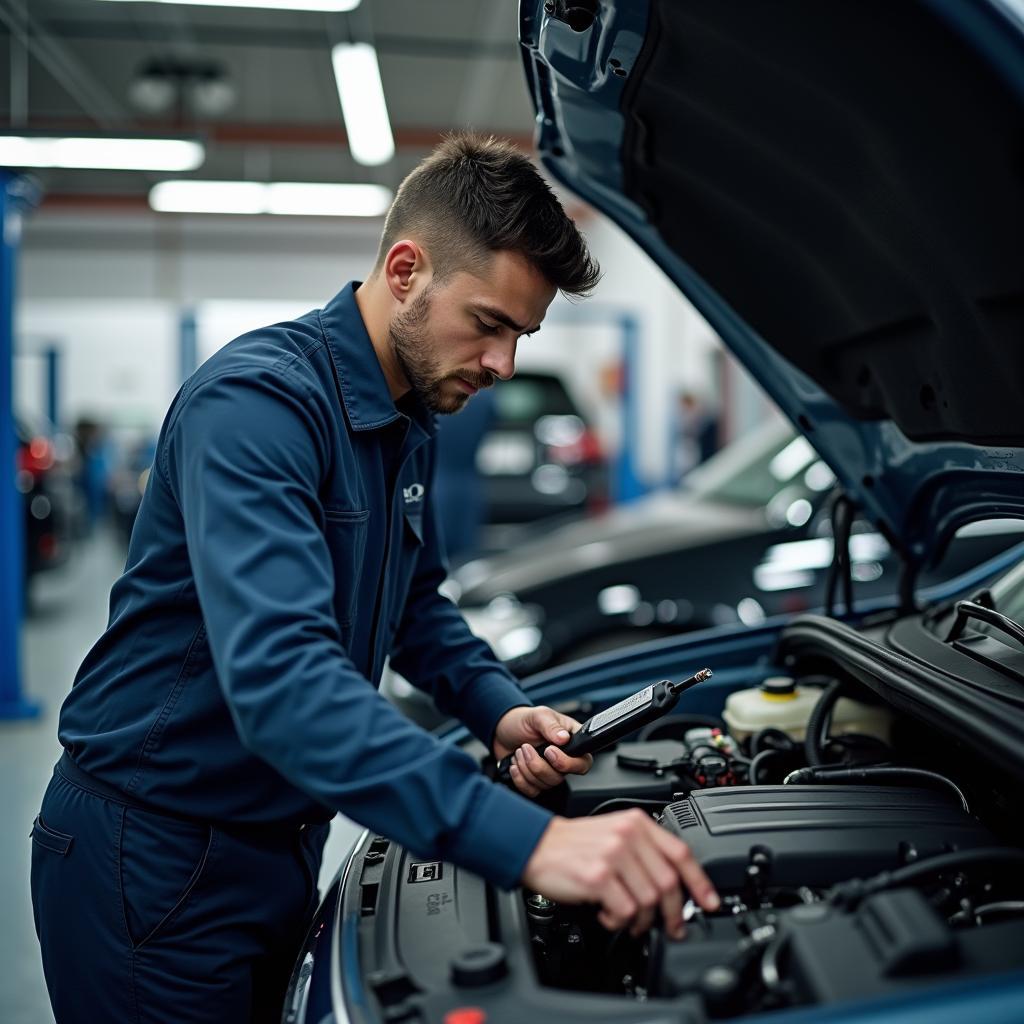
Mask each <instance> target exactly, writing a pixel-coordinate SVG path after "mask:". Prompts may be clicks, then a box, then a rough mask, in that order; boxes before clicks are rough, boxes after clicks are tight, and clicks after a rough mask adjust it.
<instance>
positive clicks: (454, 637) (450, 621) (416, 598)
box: [391, 502, 532, 749]
mask: <svg viewBox="0 0 1024 1024" xmlns="http://www.w3.org/2000/svg"><path fill="white" fill-rule="evenodd" d="M423 527H424V528H423V549H422V550H421V551H420V554H419V560H418V563H417V567H416V574H415V576H414V577H413V580H412V584H411V586H410V588H409V596H408V598H407V599H406V602H405V608H404V610H403V613H402V618H401V620H400V622H399V625H398V629H397V631H396V633H395V639H394V641H393V643H392V647H391V665H392V667H393V668H395V669H396V670H397V671H398V672H400V673H401V674H402V675H403V676H404V677H405V678H406V679H408V680H409V682H410V683H412V684H413V686H415V687H416V688H417V689H420V690H423V691H424V692H425V693H428V694H430V696H431V697H433V699H434V703H435V704H436V705H437V706H438V708H439V709H440V710H441V711H443V712H444V713H445V714H447V715H454V716H455V717H457V718H459V719H460V720H461V721H463V722H464V723H465V724H466V725H467V726H468V727H469V729H470V731H471V732H472V733H473V735H474V736H476V737H477V738H478V739H479V740H480V741H481V742H483V743H484V744H485V745H486V746H487V748H488V749H491V746H492V742H493V739H494V730H495V727H496V726H497V724H498V721H499V720H500V718H501V716H502V715H504V714H505V712H506V711H508V710H510V709H511V708H515V707H523V706H529V705H531V704H532V701H531V700H530V699H529V698H528V697H527V696H526V694H524V693H523V691H522V690H521V689H520V688H519V685H518V684H517V683H516V681H515V678H514V677H513V675H512V673H511V672H509V670H508V669H507V668H505V666H504V665H503V664H502V663H501V662H500V661H499V660H498V659H497V658H496V657H495V655H494V652H493V651H492V650H491V648H490V647H489V646H488V644H487V643H486V642H484V641H483V640H481V639H480V638H479V637H478V636H476V635H475V634H474V633H473V631H472V630H471V629H470V628H469V626H468V625H466V620H465V619H464V618H463V617H462V613H461V612H460V611H459V609H458V608H457V607H456V606H455V605H454V604H453V603H452V602H451V601H449V600H448V598H446V597H444V596H443V595H442V594H440V593H439V591H438V588H439V587H440V586H441V584H442V583H443V582H444V580H445V577H446V575H447V567H446V565H445V563H444V556H443V554H442V551H441V542H440V534H439V531H438V528H437V515H436V511H435V509H434V505H433V502H429V503H428V505H427V508H426V509H425V511H424V515H423Z"/></svg>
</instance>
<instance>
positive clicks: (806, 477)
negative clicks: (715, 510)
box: [683, 423, 835, 508]
mask: <svg viewBox="0 0 1024 1024" xmlns="http://www.w3.org/2000/svg"><path fill="white" fill-rule="evenodd" d="M834 481H835V477H834V476H833V474H832V471H831V470H830V469H829V468H828V467H827V466H826V465H825V464H824V463H823V462H822V461H821V460H820V459H819V458H818V455H817V452H815V450H814V449H813V448H812V447H811V445H810V442H809V441H808V440H807V439H806V438H805V437H803V436H802V435H800V434H797V433H796V431H795V430H794V429H793V428H792V427H791V426H790V425H789V424H788V423H773V424H770V425H768V426H766V427H763V428H760V429H758V430H756V431H752V432H751V433H749V434H747V435H745V436H744V437H741V438H739V439H738V440H736V441H734V442H733V443H732V444H730V445H728V446H727V447H726V448H723V449H722V451H720V452H719V453H718V454H717V455H715V456H714V457H713V458H710V459H708V461H707V462H705V463H704V464H703V465H702V466H699V467H698V468H697V469H695V470H693V471H692V472H691V473H689V474H688V475H687V477H686V479H685V480H684V481H683V486H684V487H685V488H686V489H687V490H688V491H690V492H691V493H693V494H695V495H697V496H698V497H700V498H704V499H707V500H709V501H718V502H725V503H726V504H730V505H746V506H749V507H754V508H764V507H765V506H766V505H768V504H770V503H771V501H772V499H773V498H775V496H776V495H777V494H779V493H780V492H781V491H783V490H784V489H792V493H791V494H790V496H789V497H790V498H791V499H792V498H796V497H798V494H797V491H799V492H801V493H802V494H803V495H804V496H805V497H810V496H812V495H813V494H816V493H819V492H821V491H826V490H828V489H829V488H830V487H831V486H832V484H833V482H834Z"/></svg>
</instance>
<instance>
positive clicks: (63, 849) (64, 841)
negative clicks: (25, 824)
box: [31, 814, 75, 857]
mask: <svg viewBox="0 0 1024 1024" xmlns="http://www.w3.org/2000/svg"><path fill="white" fill-rule="evenodd" d="M31 836H32V842H33V843H35V844H36V846H41V847H43V849H44V850H52V851H53V852H54V853H59V854H60V855H61V856H62V857H64V856H67V853H68V851H69V850H70V849H71V844H72V843H73V842H74V841H75V838H74V836H69V835H65V834H64V833H63V832H58V831H57V830H56V829H52V828H50V826H49V825H47V824H46V822H45V821H43V816H42V815H41V814H37V815H36V820H35V821H33V822H32V832H31Z"/></svg>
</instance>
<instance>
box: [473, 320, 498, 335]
mask: <svg viewBox="0 0 1024 1024" xmlns="http://www.w3.org/2000/svg"><path fill="white" fill-rule="evenodd" d="M476 322H477V324H478V325H479V327H480V330H481V331H483V332H484V333H485V334H494V333H495V331H497V330H499V327H498V324H489V323H485V322H484V321H483V320H481V319H480V317H477V318H476Z"/></svg>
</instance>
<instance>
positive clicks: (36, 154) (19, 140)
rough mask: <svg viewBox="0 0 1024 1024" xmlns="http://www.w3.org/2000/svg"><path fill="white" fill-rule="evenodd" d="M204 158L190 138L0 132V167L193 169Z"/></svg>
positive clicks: (203, 152)
mask: <svg viewBox="0 0 1024 1024" xmlns="http://www.w3.org/2000/svg"><path fill="white" fill-rule="evenodd" d="M205 159H206V150H205V149H204V148H203V145H202V143H200V142H196V141H195V140H194V139H153V138H136V139H133V138H119V139H114V138H108V137H106V136H91V135H81V136H63V137H58V136H42V135H0V166H2V167H75V168H94V169H99V170H105V171H194V170H195V169H196V168H197V167H199V166H200V165H201V164H202V162H203V160H205Z"/></svg>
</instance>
